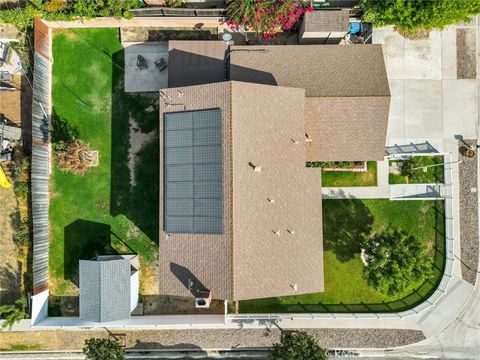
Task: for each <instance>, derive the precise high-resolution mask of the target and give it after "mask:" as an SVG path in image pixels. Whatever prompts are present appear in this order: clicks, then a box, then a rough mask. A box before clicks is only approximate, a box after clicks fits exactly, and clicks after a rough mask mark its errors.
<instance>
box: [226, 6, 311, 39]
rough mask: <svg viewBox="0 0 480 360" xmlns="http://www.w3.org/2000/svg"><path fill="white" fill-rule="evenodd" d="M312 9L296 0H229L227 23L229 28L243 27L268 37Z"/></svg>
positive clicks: (294, 22)
mask: <svg viewBox="0 0 480 360" xmlns="http://www.w3.org/2000/svg"><path fill="white" fill-rule="evenodd" d="M311 11H313V9H312V8H311V7H309V6H307V4H306V3H305V2H304V1H298V0H230V1H228V2H227V17H228V20H227V25H228V27H229V28H230V29H231V30H237V29H239V28H240V27H244V28H245V29H247V30H253V31H255V32H256V33H257V34H262V35H263V37H265V38H268V37H271V36H273V34H274V33H275V32H277V31H281V30H290V29H291V28H292V27H293V26H294V25H295V24H296V23H297V22H298V21H299V20H300V18H301V17H302V15H303V14H305V13H306V12H311Z"/></svg>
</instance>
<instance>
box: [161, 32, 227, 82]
mask: <svg viewBox="0 0 480 360" xmlns="http://www.w3.org/2000/svg"><path fill="white" fill-rule="evenodd" d="M225 50H226V45H225V42H224V41H200V40H199V41H169V42H168V58H169V61H168V64H169V65H168V87H179V86H190V85H201V84H210V83H214V82H220V81H223V80H225V62H224V58H225Z"/></svg>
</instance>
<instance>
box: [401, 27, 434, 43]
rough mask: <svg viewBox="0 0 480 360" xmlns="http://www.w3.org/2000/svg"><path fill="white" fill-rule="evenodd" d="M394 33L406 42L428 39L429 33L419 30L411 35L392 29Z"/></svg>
mask: <svg viewBox="0 0 480 360" xmlns="http://www.w3.org/2000/svg"><path fill="white" fill-rule="evenodd" d="M394 29H395V31H396V32H398V33H399V34H400V35H401V36H403V37H404V38H405V39H408V40H426V39H428V38H429V37H430V31H428V30H424V29H420V30H417V31H414V32H411V33H408V32H405V31H403V30H402V29H400V28H398V27H396V26H395V27H394Z"/></svg>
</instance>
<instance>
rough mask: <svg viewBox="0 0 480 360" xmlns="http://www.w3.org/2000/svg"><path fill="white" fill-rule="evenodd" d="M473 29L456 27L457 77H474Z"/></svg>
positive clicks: (474, 36)
mask: <svg viewBox="0 0 480 360" xmlns="http://www.w3.org/2000/svg"><path fill="white" fill-rule="evenodd" d="M475 39H476V35H475V29H474V28H473V29H457V79H475V77H476V73H477V72H476V57H475Z"/></svg>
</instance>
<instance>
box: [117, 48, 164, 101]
mask: <svg viewBox="0 0 480 360" xmlns="http://www.w3.org/2000/svg"><path fill="white" fill-rule="evenodd" d="M124 45H125V92H148V91H158V90H160V89H163V88H166V87H168V68H167V69H166V70H164V71H160V70H159V69H158V68H157V67H156V66H155V61H157V60H159V59H161V58H162V57H163V58H164V59H165V61H166V62H167V64H168V44H167V43H166V42H165V43H141V44H138V43H131V44H128V43H124ZM138 55H142V56H143V57H144V58H145V59H146V60H147V68H146V69H145V68H143V69H140V68H139V67H138V66H137V57H138Z"/></svg>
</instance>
